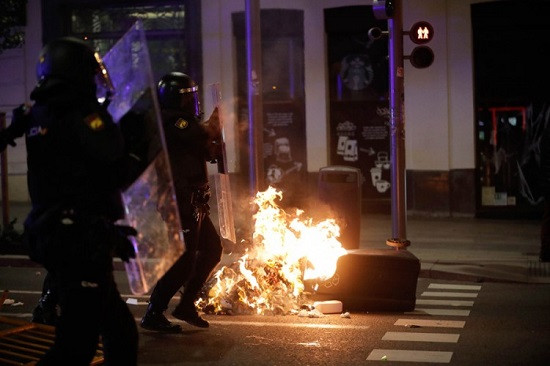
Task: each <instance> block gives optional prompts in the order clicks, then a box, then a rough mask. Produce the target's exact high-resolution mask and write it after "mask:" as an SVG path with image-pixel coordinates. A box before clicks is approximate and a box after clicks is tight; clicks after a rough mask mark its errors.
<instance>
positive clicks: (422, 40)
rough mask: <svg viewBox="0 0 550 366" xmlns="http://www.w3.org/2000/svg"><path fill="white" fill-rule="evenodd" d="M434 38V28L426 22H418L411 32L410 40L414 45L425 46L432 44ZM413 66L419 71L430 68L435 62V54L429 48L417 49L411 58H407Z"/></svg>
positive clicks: (418, 47)
mask: <svg viewBox="0 0 550 366" xmlns="http://www.w3.org/2000/svg"><path fill="white" fill-rule="evenodd" d="M433 37H434V28H433V27H432V25H431V24H430V23H428V22H425V21H420V22H416V23H414V24H413V26H412V27H411V29H410V30H409V38H410V39H411V41H413V43H415V44H420V45H424V44H426V43H428V42H430V41H431V40H432V39H433ZM405 58H408V59H409V61H410V62H411V65H413V66H414V67H416V68H417V69H424V68H426V67H428V66H430V65H431V64H432V63H433V61H434V53H433V51H432V49H431V48H430V47H428V46H417V47H415V48H414V49H413V50H412V52H411V55H410V56H407V57H405Z"/></svg>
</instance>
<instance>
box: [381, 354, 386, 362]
mask: <svg viewBox="0 0 550 366" xmlns="http://www.w3.org/2000/svg"><path fill="white" fill-rule="evenodd" d="M387 360H388V356H386V355H384V356H382V358H380V361H387Z"/></svg>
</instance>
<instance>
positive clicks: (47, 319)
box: [31, 290, 57, 325]
mask: <svg viewBox="0 0 550 366" xmlns="http://www.w3.org/2000/svg"><path fill="white" fill-rule="evenodd" d="M31 322H33V323H40V324H47V325H55V323H56V322H57V298H56V296H55V295H54V294H53V293H52V292H51V291H49V290H48V291H47V292H46V293H45V294H44V295H42V297H41V298H40V300H38V305H36V307H35V308H34V310H33V311H32V319H31Z"/></svg>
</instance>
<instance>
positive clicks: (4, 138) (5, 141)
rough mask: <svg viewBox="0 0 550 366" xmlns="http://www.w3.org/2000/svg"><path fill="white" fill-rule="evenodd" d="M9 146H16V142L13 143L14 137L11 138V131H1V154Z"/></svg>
mask: <svg viewBox="0 0 550 366" xmlns="http://www.w3.org/2000/svg"><path fill="white" fill-rule="evenodd" d="M8 145H11V146H15V141H13V137H12V136H11V133H10V131H9V130H3V131H0V152H3V151H4V150H6V147H8Z"/></svg>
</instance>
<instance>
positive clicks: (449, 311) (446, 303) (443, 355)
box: [367, 283, 481, 363]
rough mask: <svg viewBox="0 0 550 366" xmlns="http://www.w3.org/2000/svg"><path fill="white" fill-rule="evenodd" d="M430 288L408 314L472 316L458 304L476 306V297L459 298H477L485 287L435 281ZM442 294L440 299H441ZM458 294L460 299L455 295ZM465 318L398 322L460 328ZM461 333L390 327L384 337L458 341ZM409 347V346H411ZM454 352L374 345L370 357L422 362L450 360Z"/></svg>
mask: <svg viewBox="0 0 550 366" xmlns="http://www.w3.org/2000/svg"><path fill="white" fill-rule="evenodd" d="M428 289H430V290H435V291H424V292H422V293H421V294H420V296H419V298H417V299H416V307H415V309H414V311H411V312H405V313H404V314H405V315H437V316H463V317H466V316H469V315H470V310H469V309H456V308H457V307H472V306H473V305H474V301H472V300H459V299H460V298H470V299H473V298H477V296H478V292H479V291H480V290H481V286H479V285H460V284H440V283H431V284H429V285H428ZM438 298H439V299H438ZM453 298H456V299H453ZM419 305H421V306H439V308H424V307H418V306H419ZM465 325H466V322H465V321H458V320H445V319H416V318H415V319H398V320H397V321H396V322H395V323H394V326H400V327H407V328H423V329H422V330H424V329H425V328H456V329H462V328H464V326H465ZM459 338H460V334H457V333H435V332H434V333H431V332H428V331H426V332H407V331H405V332H393V331H388V332H386V333H385V334H384V336H383V337H382V340H383V341H399V342H431V343H457V342H458V339H459ZM407 348H408V347H407ZM452 356H453V352H442V351H420V350H412V349H406V350H401V349H373V350H372V351H371V353H370V354H369V355H368V357H367V361H399V362H422V363H449V362H451V357H452Z"/></svg>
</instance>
